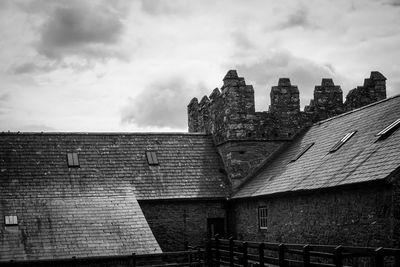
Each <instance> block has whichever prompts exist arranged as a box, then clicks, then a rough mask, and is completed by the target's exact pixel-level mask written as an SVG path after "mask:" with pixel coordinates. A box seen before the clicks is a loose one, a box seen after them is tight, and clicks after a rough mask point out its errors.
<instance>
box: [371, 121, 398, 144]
mask: <svg viewBox="0 0 400 267" xmlns="http://www.w3.org/2000/svg"><path fill="white" fill-rule="evenodd" d="M399 126H400V119H397V120H395V121H394V122H392V123H391V124H390V125H389V126H387V127H386V128H385V129H383V130H382V131H380V132H379V133H377V134H376V136H379V138H378V140H382V139H385V138H387V137H388V136H389V135H391V134H392V133H393V132H394V131H396V130H397V129H398V128H399Z"/></svg>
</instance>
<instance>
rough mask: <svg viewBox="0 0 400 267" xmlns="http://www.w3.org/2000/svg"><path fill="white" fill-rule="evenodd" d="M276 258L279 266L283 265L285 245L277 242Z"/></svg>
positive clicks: (282, 266)
mask: <svg viewBox="0 0 400 267" xmlns="http://www.w3.org/2000/svg"><path fill="white" fill-rule="evenodd" d="M278 260H279V267H285V245H284V244H279V246H278Z"/></svg>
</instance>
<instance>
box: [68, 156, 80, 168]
mask: <svg viewBox="0 0 400 267" xmlns="http://www.w3.org/2000/svg"><path fill="white" fill-rule="evenodd" d="M67 163H68V167H70V168H78V167H79V159H78V153H67Z"/></svg>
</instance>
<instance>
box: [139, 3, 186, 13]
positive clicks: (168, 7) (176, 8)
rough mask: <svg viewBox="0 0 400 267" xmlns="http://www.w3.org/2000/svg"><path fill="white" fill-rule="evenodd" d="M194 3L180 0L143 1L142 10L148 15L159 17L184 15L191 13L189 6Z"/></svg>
mask: <svg viewBox="0 0 400 267" xmlns="http://www.w3.org/2000/svg"><path fill="white" fill-rule="evenodd" d="M191 4H193V3H186V1H179V0H173V1H172V0H142V1H141V8H142V10H143V11H144V12H146V13H147V14H150V15H153V16H159V15H183V14H187V13H188V12H189V8H188V7H189V6H190V5H191Z"/></svg>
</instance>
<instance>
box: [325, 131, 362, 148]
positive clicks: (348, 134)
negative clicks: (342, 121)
mask: <svg viewBox="0 0 400 267" xmlns="http://www.w3.org/2000/svg"><path fill="white" fill-rule="evenodd" d="M356 132H357V131H354V132H350V133H347V134H346V135H345V136H344V137H343V138H342V139H340V141H339V142H337V143H336V144H335V145H334V146H333V147H332V148H331V149H330V150H329V153H333V152H335V151H336V150H338V149H339V148H340V147H341V146H342V145H343V144H344V143H346V142H347V140H349V139H350V138H351V137H352V136H353V135H354V134H355V133H356Z"/></svg>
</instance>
